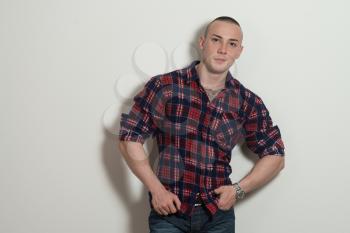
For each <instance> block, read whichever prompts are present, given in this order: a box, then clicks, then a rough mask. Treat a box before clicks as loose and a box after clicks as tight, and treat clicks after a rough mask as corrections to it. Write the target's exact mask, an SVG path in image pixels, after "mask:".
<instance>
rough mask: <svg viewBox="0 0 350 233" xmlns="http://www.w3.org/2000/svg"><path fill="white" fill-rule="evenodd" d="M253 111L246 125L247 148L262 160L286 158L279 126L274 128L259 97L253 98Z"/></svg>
mask: <svg viewBox="0 0 350 233" xmlns="http://www.w3.org/2000/svg"><path fill="white" fill-rule="evenodd" d="M249 102H251V103H253V105H252V108H251V111H250V113H249V115H248V116H247V119H246V122H245V124H244V130H245V139H246V144H247V147H248V148H249V149H250V150H251V151H253V152H254V153H256V154H257V155H258V156H259V157H260V158H262V157H264V156H266V155H279V156H284V144H283V141H282V138H281V133H280V130H279V128H278V126H277V125H276V126H273V123H272V119H271V117H270V114H269V111H268V110H267V108H266V107H265V105H264V103H263V101H262V100H261V99H260V98H259V97H258V96H253V99H252V100H250V101H249Z"/></svg>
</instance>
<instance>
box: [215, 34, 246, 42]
mask: <svg viewBox="0 0 350 233" xmlns="http://www.w3.org/2000/svg"><path fill="white" fill-rule="evenodd" d="M212 36H215V37H219V38H220V39H222V36H219V35H217V34H213V35H212ZM229 40H230V41H237V42H238V41H239V40H237V39H234V38H230V39H229Z"/></svg>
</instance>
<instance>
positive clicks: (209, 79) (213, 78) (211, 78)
mask: <svg viewBox="0 0 350 233" xmlns="http://www.w3.org/2000/svg"><path fill="white" fill-rule="evenodd" d="M196 69H197V73H198V76H199V80H200V83H201V85H202V86H203V87H204V88H206V89H211V90H218V89H222V88H224V87H225V81H226V76H227V73H228V71H227V72H225V73H222V74H214V73H211V72H209V71H208V69H207V68H206V67H205V66H204V65H203V63H199V64H198V65H196Z"/></svg>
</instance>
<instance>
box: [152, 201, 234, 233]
mask: <svg viewBox="0 0 350 233" xmlns="http://www.w3.org/2000/svg"><path fill="white" fill-rule="evenodd" d="M148 221H149V228H150V233H234V232H235V213H234V209H233V207H232V208H231V209H229V210H220V209H219V210H218V211H217V212H216V213H215V215H214V216H212V217H211V216H210V214H209V213H208V211H207V210H206V209H205V207H203V206H198V207H195V209H194V211H193V213H192V216H191V218H189V219H186V218H182V217H179V216H177V215H176V214H170V215H168V216H162V215H159V214H158V213H157V212H155V211H154V210H151V212H150V215H149V218H148Z"/></svg>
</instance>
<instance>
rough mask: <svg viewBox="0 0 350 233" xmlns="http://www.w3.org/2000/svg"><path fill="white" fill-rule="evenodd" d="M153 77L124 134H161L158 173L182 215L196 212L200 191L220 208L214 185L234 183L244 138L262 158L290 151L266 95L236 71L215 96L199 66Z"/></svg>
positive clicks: (137, 137) (124, 122)
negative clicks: (235, 153) (235, 152)
mask: <svg viewBox="0 0 350 233" xmlns="http://www.w3.org/2000/svg"><path fill="white" fill-rule="evenodd" d="M198 63H199V62H198V61H195V62H193V63H192V64H191V65H190V66H189V67H187V68H185V69H182V70H176V71H173V72H170V73H167V74H163V75H159V76H155V77H153V78H151V79H150V80H149V81H148V82H147V83H146V85H145V86H144V88H143V89H142V90H141V91H140V92H139V93H138V94H137V95H136V96H135V97H134V105H133V107H132V109H131V110H130V112H129V114H122V119H121V129H120V134H119V139H120V140H121V141H134V142H140V143H142V144H143V143H144V141H145V139H146V138H148V137H149V136H150V135H152V136H153V137H156V140H157V144H158V152H159V161H158V166H157V171H156V174H157V176H158V178H159V179H160V181H161V182H162V184H163V185H164V186H165V187H166V189H167V190H169V191H171V192H173V193H175V194H176V195H177V196H178V197H179V199H180V201H181V209H180V211H179V214H181V215H183V216H190V215H191V212H192V209H193V206H194V203H195V201H196V194H197V193H199V195H200V197H201V199H202V200H203V203H204V204H205V206H206V208H207V209H208V210H209V211H210V213H211V214H215V212H216V211H217V210H218V207H217V202H218V196H217V195H216V194H215V193H214V189H216V188H218V187H220V186H222V185H230V184H232V182H231V180H230V178H229V175H230V174H231V166H230V160H231V150H232V149H233V148H234V146H235V145H236V144H237V142H238V141H240V140H241V139H244V140H245V141H246V144H247V147H248V148H249V149H251V150H252V151H253V152H254V153H256V154H257V155H258V156H259V157H260V158H261V157H263V156H265V155H280V156H283V155H284V145H283V142H282V139H281V135H280V131H279V129H278V127H277V126H273V124H272V120H271V118H270V116H269V112H268V110H267V109H266V107H265V105H264V104H263V102H262V100H261V99H260V98H259V97H258V96H257V95H255V94H254V93H253V92H251V91H250V90H248V89H246V88H245V87H244V86H243V85H242V84H241V83H239V82H238V81H237V80H236V79H234V78H233V77H232V76H231V74H230V73H228V75H227V77H226V83H225V88H224V89H223V90H221V91H220V92H219V94H218V95H217V96H216V97H215V98H214V99H213V100H212V101H210V100H209V98H208V96H207V94H206V92H205V90H204V89H203V87H202V86H201V85H200V82H199V77H198V74H197V72H196V69H195V65H196V64H198Z"/></svg>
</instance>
